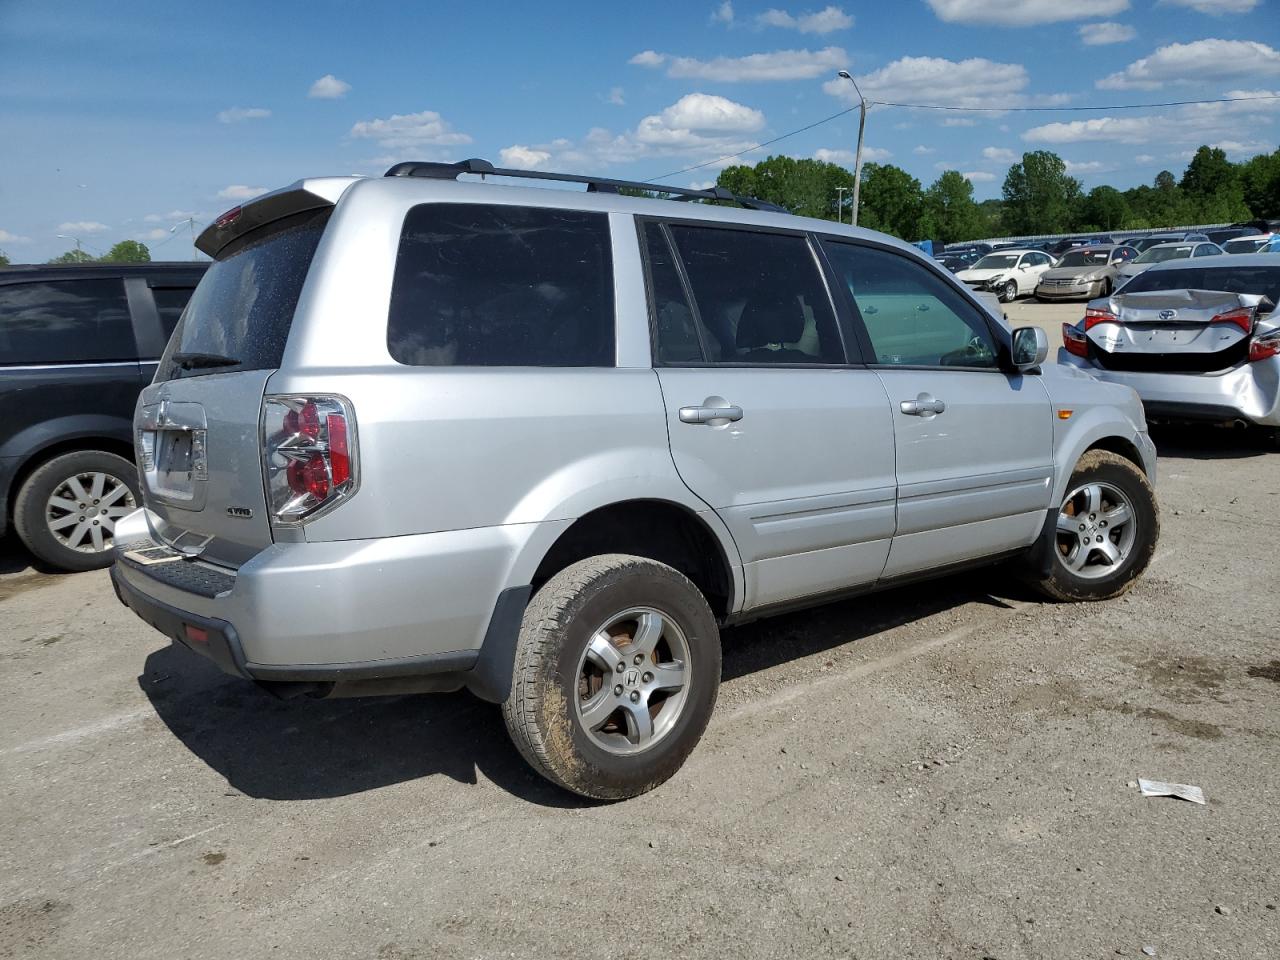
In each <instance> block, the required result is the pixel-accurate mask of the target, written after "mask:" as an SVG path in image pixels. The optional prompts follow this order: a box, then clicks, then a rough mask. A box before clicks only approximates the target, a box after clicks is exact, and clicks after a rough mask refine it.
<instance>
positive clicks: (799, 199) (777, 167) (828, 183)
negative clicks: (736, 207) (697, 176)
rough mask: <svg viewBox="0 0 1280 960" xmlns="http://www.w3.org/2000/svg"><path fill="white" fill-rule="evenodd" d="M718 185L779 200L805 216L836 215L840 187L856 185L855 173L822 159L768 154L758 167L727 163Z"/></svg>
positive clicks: (791, 209)
mask: <svg viewBox="0 0 1280 960" xmlns="http://www.w3.org/2000/svg"><path fill="white" fill-rule="evenodd" d="M716 185H717V186H720V187H724V188H725V189H727V190H729V191H731V192H733V193H736V194H740V195H745V196H750V197H755V198H756V199H758V200H765V201H768V202H769V203H776V204H778V206H780V207H785V208H786V209H787V210H790V211H791V212H792V213H795V214H799V215H800V216H802V217H818V218H821V219H824V220H834V219H836V196H837V194H836V188H837V187H844V188H845V189H846V190H849V189H851V188H852V187H853V174H851V173H850V172H849V171H848V170H846V169H844V167H841V166H838V165H837V164H834V163H827V162H825V161H822V160H809V159H804V160H797V159H795V158H794V157H768V158H767V159H765V160H761V161H760V162H759V163H757V164H756V165H755V166H754V167H748V166H745V165H742V164H739V165H737V166H732V167H726V168H725V169H724V170H721V171H720V176H719V177H717V178H716Z"/></svg>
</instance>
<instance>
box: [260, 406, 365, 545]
mask: <svg viewBox="0 0 1280 960" xmlns="http://www.w3.org/2000/svg"><path fill="white" fill-rule="evenodd" d="M356 453H357V450H356V443H355V412H354V411H353V410H352V408H351V401H349V400H347V399H346V398H345V397H337V396H305V397H295V396H284V397H267V398H265V399H264V400H263V402H262V468H263V475H264V477H265V479H266V486H267V503H268V505H269V507H270V509H271V516H272V519H273V520H274V521H275V522H277V523H299V522H302V521H304V520H307V519H309V518H311V517H314V516H315V515H316V514H318V513H320V512H323V511H327V510H329V509H330V508H332V507H333V506H334V505H336V504H337V503H339V502H340V501H342V500H345V499H346V498H348V497H350V496H351V495H352V494H353V493H355V491H356V485H357V480H358V473H357V469H356V467H357V456H356Z"/></svg>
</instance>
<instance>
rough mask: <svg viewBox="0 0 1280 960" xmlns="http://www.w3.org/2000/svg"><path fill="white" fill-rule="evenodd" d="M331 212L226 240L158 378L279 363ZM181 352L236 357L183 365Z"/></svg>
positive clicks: (288, 219) (295, 218) (278, 222)
mask: <svg viewBox="0 0 1280 960" xmlns="http://www.w3.org/2000/svg"><path fill="white" fill-rule="evenodd" d="M332 211H333V208H332V207H325V208H324V209H322V210H308V211H305V212H303V213H298V214H294V215H293V216H290V217H284V218H282V219H280V220H275V221H273V222H271V223H268V224H266V225H265V226H262V227H258V228H257V229H256V230H251V231H250V232H249V233H246V234H245V235H244V236H243V237H239V238H237V239H236V240H233V241H232V242H231V243H230V244H228V245H227V247H226V249H225V250H223V251H222V252H221V253H220V254H219V255H218V259H217V260H215V261H214V262H213V265H212V266H210V267H209V269H208V271H207V272H206V273H205V275H204V278H203V279H202V280H201V281H200V283H199V285H198V286H197V287H196V289H195V292H194V293H193V294H192V295H191V300H190V302H189V303H188V304H187V307H186V311H185V312H184V313H183V314H182V320H181V322H179V324H178V326H177V328H176V329H175V330H174V332H173V336H172V337H170V338H169V346H168V347H167V348H166V349H165V352H164V356H163V357H162V358H161V360H160V366H159V368H158V369H157V370H156V380H157V381H160V380H170V379H173V378H174V377H192V376H199V375H204V374H211V373H219V372H225V371H228V370H273V369H275V368H276V367H279V366H280V360H281V357H283V356H284V347H285V343H286V342H287V341H288V339H289V328H290V327H291V326H292V325H293V312H294V310H295V309H296V308H297V306H298V297H299V296H300V295H301V293H302V284H303V281H305V280H306V279H307V271H308V270H309V269H311V258H312V257H313V256H315V252H316V247H317V246H318V245H319V244H320V237H321V235H322V234H323V233H324V228H325V224H326V223H328V221H329V214H330V213H332ZM157 305H158V303H157ZM177 354H187V355H197V354H204V355H208V356H212V357H223V358H226V359H229V360H232V361H235V362H234V363H230V364H227V363H223V364H221V365H212V366H210V365H198V366H195V367H193V368H192V369H189V370H184V369H182V367H181V366H179V364H178V363H177V362H176V361H175V360H174V357H175V355H177Z"/></svg>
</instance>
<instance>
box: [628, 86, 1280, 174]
mask: <svg viewBox="0 0 1280 960" xmlns="http://www.w3.org/2000/svg"><path fill="white" fill-rule="evenodd" d="M1254 100H1280V94H1275V93H1273V94H1266V95H1264V96H1257V97H1219V98H1217V99H1215V100H1170V101H1168V102H1166V103H1122V104H1115V105H1112V106H1104V107H956V106H948V105H944V104H940V103H890V102H888V101H886V100H868V101H867V106H869V107H870V106H881V107H904V108H909V109H912V110H955V111H958V112H960V113H1062V112H1077V113H1078V112H1082V111H1087V112H1090V113H1103V112H1106V111H1108V110H1155V109H1159V108H1161V107H1191V106H1198V105H1200V104H1213V103H1245V102H1249V101H1254ZM857 109H858V108H857V107H849V108H848V109H847V110H841V111H840V112H839V113H833V114H831V116H829V117H823V118H822V119H821V120H815V121H814V122H813V123H810V124H806V125H805V126H803V127H800V128H798V129H796V130H792V131H791V132H789V133H784V134H782V135H780V136H777V137H774V138H773V139H772V140H765V141H763V142H762V143H757V144H755V145H754V146H751V147H747V148H746V149H745V150H739V151H738V152H737V153H728V154H725V155H724V156H722V157H716V158H715V159H713V160H706V161H704V162H702V163H695V164H693V165H692V166H689V167H684V168H683V169H680V170H673V171H671V172H670V173H664V174H662V175H661V176H657V177H649V178H648V179H647V180H644V181H642V182H643V183H654V182H655V181H657V180H666V179H668V178H669V177H678V176H680V174H682V173H690V172H692V171H694V170H701V169H702V168H703V167H709V166H711V165H713V164H717V163H723V162H724V161H725V160H736V159H737V158H738V157H741V156H744V155H745V154H748V153H752V152H753V151H756V150H759V149H761V148H762V147H767V146H770V145H772V144H775V143H778V142H779V141H780V140H786V139H787V138H789V137H794V136H796V135H797V134H801V133H804V132H805V131H807V130H812V129H813V128H814V127H820V126H822V125H823V124H824V123H830V122H831V121H832V120H835V119H837V118H839V117H843V116H844V115H845V114H847V113H853V111H854V110H857Z"/></svg>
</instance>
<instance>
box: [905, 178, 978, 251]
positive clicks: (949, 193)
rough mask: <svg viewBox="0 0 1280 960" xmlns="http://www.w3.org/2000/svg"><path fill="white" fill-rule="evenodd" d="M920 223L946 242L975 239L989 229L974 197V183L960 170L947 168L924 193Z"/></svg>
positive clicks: (932, 234)
mask: <svg viewBox="0 0 1280 960" xmlns="http://www.w3.org/2000/svg"><path fill="white" fill-rule="evenodd" d="M923 208H924V209H923V215H922V217H921V227H922V231H921V232H923V233H924V234H926V235H927V236H928V237H929V238H930V239H935V240H941V241H942V242H943V243H955V242H956V241H958V240H976V239H978V238H979V237H981V236H983V235H985V233H986V220H985V218H984V217H983V215H982V211H980V210H979V209H978V205H977V204H976V203H974V201H973V184H971V183H970V182H969V181H968V180H966V179H965V178H964V174H962V173H960V172H959V171H957V170H947V171H946V172H944V173H943V174H942V176H940V177H939V178H938V179H937V180H935V181H934V183H933V185H932V186H930V187H929V189H928V190H926V191H925V193H924V203H923Z"/></svg>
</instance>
